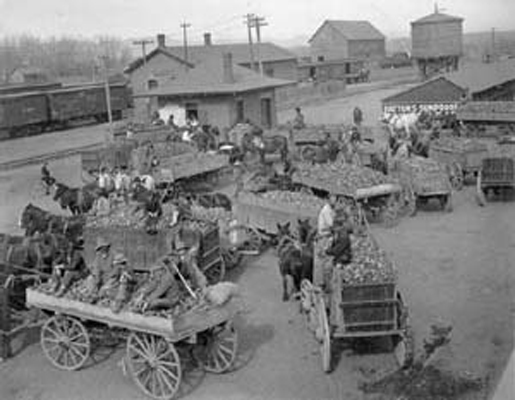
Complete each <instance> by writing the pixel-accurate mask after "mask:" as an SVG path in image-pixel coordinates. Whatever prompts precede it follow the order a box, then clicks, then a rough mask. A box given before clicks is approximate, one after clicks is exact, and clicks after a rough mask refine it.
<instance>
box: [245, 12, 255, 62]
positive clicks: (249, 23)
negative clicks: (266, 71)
mask: <svg viewBox="0 0 515 400" xmlns="http://www.w3.org/2000/svg"><path fill="white" fill-rule="evenodd" d="M253 18H254V14H247V15H246V16H245V22H244V23H245V24H246V25H247V31H248V34H249V51H250V69H251V70H253V71H255V70H256V68H255V61H254V48H253V43H252V25H253V24H252V21H253Z"/></svg>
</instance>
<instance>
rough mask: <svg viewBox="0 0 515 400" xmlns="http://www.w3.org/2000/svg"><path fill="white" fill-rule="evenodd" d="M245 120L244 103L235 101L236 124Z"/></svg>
mask: <svg viewBox="0 0 515 400" xmlns="http://www.w3.org/2000/svg"><path fill="white" fill-rule="evenodd" d="M244 120H245V103H244V102H243V100H236V122H243V121H244Z"/></svg>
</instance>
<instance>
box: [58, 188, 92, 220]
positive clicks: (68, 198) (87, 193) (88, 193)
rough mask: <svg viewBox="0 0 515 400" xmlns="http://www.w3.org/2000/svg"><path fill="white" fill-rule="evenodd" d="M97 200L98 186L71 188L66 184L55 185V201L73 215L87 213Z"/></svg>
mask: <svg viewBox="0 0 515 400" xmlns="http://www.w3.org/2000/svg"><path fill="white" fill-rule="evenodd" d="M96 198H97V188H96V184H95V183H92V184H88V185H86V186H84V187H83V188H70V187H68V186H66V185H65V184H64V183H56V184H55V194H54V201H58V202H59V204H60V205H61V208H62V209H63V210H70V212H71V213H72V214H73V215H79V214H84V213H87V212H88V211H89V210H91V208H92V207H93V203H94V202H95V199H96Z"/></svg>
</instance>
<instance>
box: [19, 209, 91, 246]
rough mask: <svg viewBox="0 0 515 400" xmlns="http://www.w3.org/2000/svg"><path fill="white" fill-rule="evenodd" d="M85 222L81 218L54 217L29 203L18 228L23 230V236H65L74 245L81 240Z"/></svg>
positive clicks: (21, 216)
mask: <svg viewBox="0 0 515 400" xmlns="http://www.w3.org/2000/svg"><path fill="white" fill-rule="evenodd" d="M85 222H86V221H85V219H84V217H83V216H72V217H66V216H62V215H55V214H52V213H50V212H48V211H46V210H43V209H42V208H39V207H36V206H35V205H33V204H32V203H29V204H27V205H26V206H25V208H24V209H23V211H22V213H21V215H20V221H19V226H20V228H22V229H24V230H25V236H34V235H36V234H43V233H47V232H50V233H56V234H60V235H65V236H66V237H67V238H68V239H69V240H70V241H72V242H74V243H76V242H78V241H80V240H81V239H82V234H83V227H84V224H85Z"/></svg>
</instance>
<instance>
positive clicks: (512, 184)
mask: <svg viewBox="0 0 515 400" xmlns="http://www.w3.org/2000/svg"><path fill="white" fill-rule="evenodd" d="M514 191H515V142H514V141H513V140H503V141H501V142H499V144H497V145H496V146H492V148H491V149H490V151H489V153H488V157H485V158H484V159H483V162H482V165H481V170H480V171H479V174H478V178H477V201H478V203H479V204H480V205H485V204H486V201H487V200H493V199H494V198H497V199H499V198H501V199H507V198H508V197H510V196H513V193H514Z"/></svg>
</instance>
